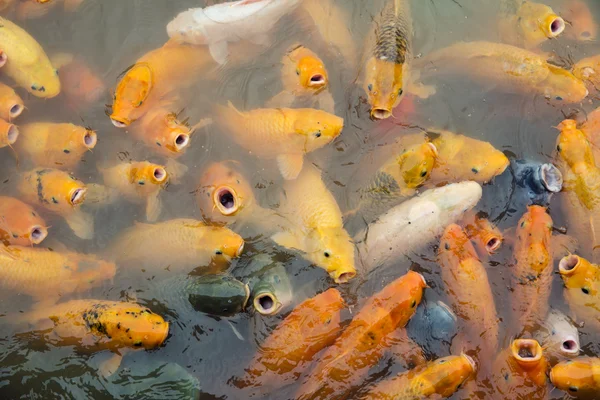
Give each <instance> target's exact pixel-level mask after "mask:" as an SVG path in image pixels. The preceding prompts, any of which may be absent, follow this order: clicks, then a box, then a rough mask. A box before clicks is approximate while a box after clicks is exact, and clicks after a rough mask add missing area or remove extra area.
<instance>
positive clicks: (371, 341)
mask: <svg viewBox="0 0 600 400" xmlns="http://www.w3.org/2000/svg"><path fill="white" fill-rule="evenodd" d="M426 286H427V284H426V282H425V279H424V278H423V276H422V275H421V274H419V273H416V272H414V271H409V272H408V273H407V274H406V275H403V276H401V277H400V278H398V279H396V280H395V281H393V282H391V283H390V284H388V285H387V286H386V287H385V288H383V290H381V291H380V292H379V293H377V294H375V295H373V296H372V297H370V298H369V299H368V300H367V301H366V303H365V304H364V305H363V306H362V308H361V309H360V311H359V312H358V313H357V314H356V315H355V316H354V318H353V319H352V322H350V325H348V327H347V328H346V329H345V330H344V331H343V332H342V334H341V336H340V337H338V338H337V340H336V341H335V343H334V344H333V345H331V346H330V347H329V348H328V349H327V350H326V351H325V352H324V353H323V355H322V356H321V358H320V359H319V361H318V362H317V364H316V366H315V367H314V369H313V370H312V371H311V372H310V373H309V374H308V375H307V376H305V377H304V379H303V380H302V384H301V386H300V388H299V389H298V392H297V393H296V398H298V399H301V400H304V399H340V398H347V392H348V390H350V389H351V388H352V387H354V386H356V385H359V384H361V383H362V381H363V379H364V378H366V376H367V375H368V371H369V368H370V367H372V366H373V365H375V364H377V362H378V361H379V359H380V358H381V356H382V355H383V352H384V350H385V348H386V346H387V344H386V343H387V340H386V339H387V338H388V336H389V335H390V334H392V333H393V332H394V331H395V330H396V329H399V328H402V327H404V326H405V325H406V324H407V323H408V320H409V319H410V318H411V317H412V316H413V314H414V313H415V311H416V308H417V306H418V305H419V303H420V302H421V298H422V296H423V290H424V289H425V287H426Z"/></svg>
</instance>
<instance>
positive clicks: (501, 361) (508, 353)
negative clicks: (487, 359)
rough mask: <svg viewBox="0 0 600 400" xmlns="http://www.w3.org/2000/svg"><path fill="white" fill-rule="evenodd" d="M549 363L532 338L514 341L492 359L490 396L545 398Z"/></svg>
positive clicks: (502, 399) (500, 398)
mask: <svg viewBox="0 0 600 400" xmlns="http://www.w3.org/2000/svg"><path fill="white" fill-rule="evenodd" d="M548 369H549V364H548V360H547V359H546V357H545V355H544V351H543V350H542V347H541V346H540V344H539V343H538V342H537V341H535V340H533V339H516V340H513V341H512V343H511V344H510V347H509V348H508V349H505V350H504V351H502V352H501V353H500V354H499V355H498V357H497V358H496V361H495V362H494V379H493V382H494V388H495V393H494V395H493V396H492V398H493V399H497V400H505V399H531V400H545V399H547V398H548V392H549V390H548V382H547V377H546V376H547V374H548Z"/></svg>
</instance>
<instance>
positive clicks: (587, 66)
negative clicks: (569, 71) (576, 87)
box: [573, 56, 600, 87]
mask: <svg viewBox="0 0 600 400" xmlns="http://www.w3.org/2000/svg"><path fill="white" fill-rule="evenodd" d="M573 75H575V77H576V78H577V79H580V80H582V81H584V82H589V83H591V84H592V86H594V87H598V85H599V84H600V56H595V57H589V58H585V59H583V60H581V61H579V62H578V63H577V64H575V65H574V66H573Z"/></svg>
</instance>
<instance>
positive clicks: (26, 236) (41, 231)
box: [0, 196, 48, 246]
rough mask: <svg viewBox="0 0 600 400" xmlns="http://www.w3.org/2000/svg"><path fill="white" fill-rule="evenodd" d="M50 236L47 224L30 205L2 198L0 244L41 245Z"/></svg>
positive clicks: (9, 198)
mask: <svg viewBox="0 0 600 400" xmlns="http://www.w3.org/2000/svg"><path fill="white" fill-rule="evenodd" d="M47 235H48V227H47V225H46V222H45V221H44V220H43V219H42V217H40V216H39V215H38V213H37V212H36V211H35V210H34V209H33V207H31V206H30V205H28V204H26V203H23V202H22V201H21V200H19V199H16V198H14V197H5V196H0V242H1V243H3V244H4V245H17V246H30V245H34V244H40V243H41V242H42V241H43V240H44V239H45V238H46V236H47Z"/></svg>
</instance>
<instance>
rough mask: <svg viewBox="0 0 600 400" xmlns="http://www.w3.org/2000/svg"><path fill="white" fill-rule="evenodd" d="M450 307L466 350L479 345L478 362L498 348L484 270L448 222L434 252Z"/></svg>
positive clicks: (457, 229) (462, 234)
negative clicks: (462, 333)
mask: <svg viewBox="0 0 600 400" xmlns="http://www.w3.org/2000/svg"><path fill="white" fill-rule="evenodd" d="M438 262H439V264H440V267H441V270H442V280H443V282H444V286H445V288H446V290H447V292H448V293H449V302H450V306H451V307H452V309H453V310H454V312H455V313H456V315H457V316H458V318H460V320H461V322H462V323H463V324H464V326H465V331H466V332H465V333H466V335H465V336H466V337H465V339H466V340H467V343H465V346H467V348H468V349H471V350H474V349H476V348H478V347H479V349H478V350H479V351H478V353H479V354H478V355H477V358H478V360H479V361H480V362H483V360H486V357H491V356H493V355H494V354H495V352H496V348H497V347H498V316H497V313H496V306H495V303H494V296H493V294H492V289H491V287H490V283H489V280H488V276H487V272H486V270H485V268H484V266H483V265H482V263H481V261H479V258H478V256H477V253H476V251H475V248H474V247H473V245H472V244H471V242H470V240H469V238H468V237H467V235H466V234H465V232H464V231H463V230H462V229H461V227H460V226H458V225H456V224H451V225H448V227H447V228H446V230H445V232H444V234H443V235H442V238H441V240H440V246H439V251H438Z"/></svg>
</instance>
